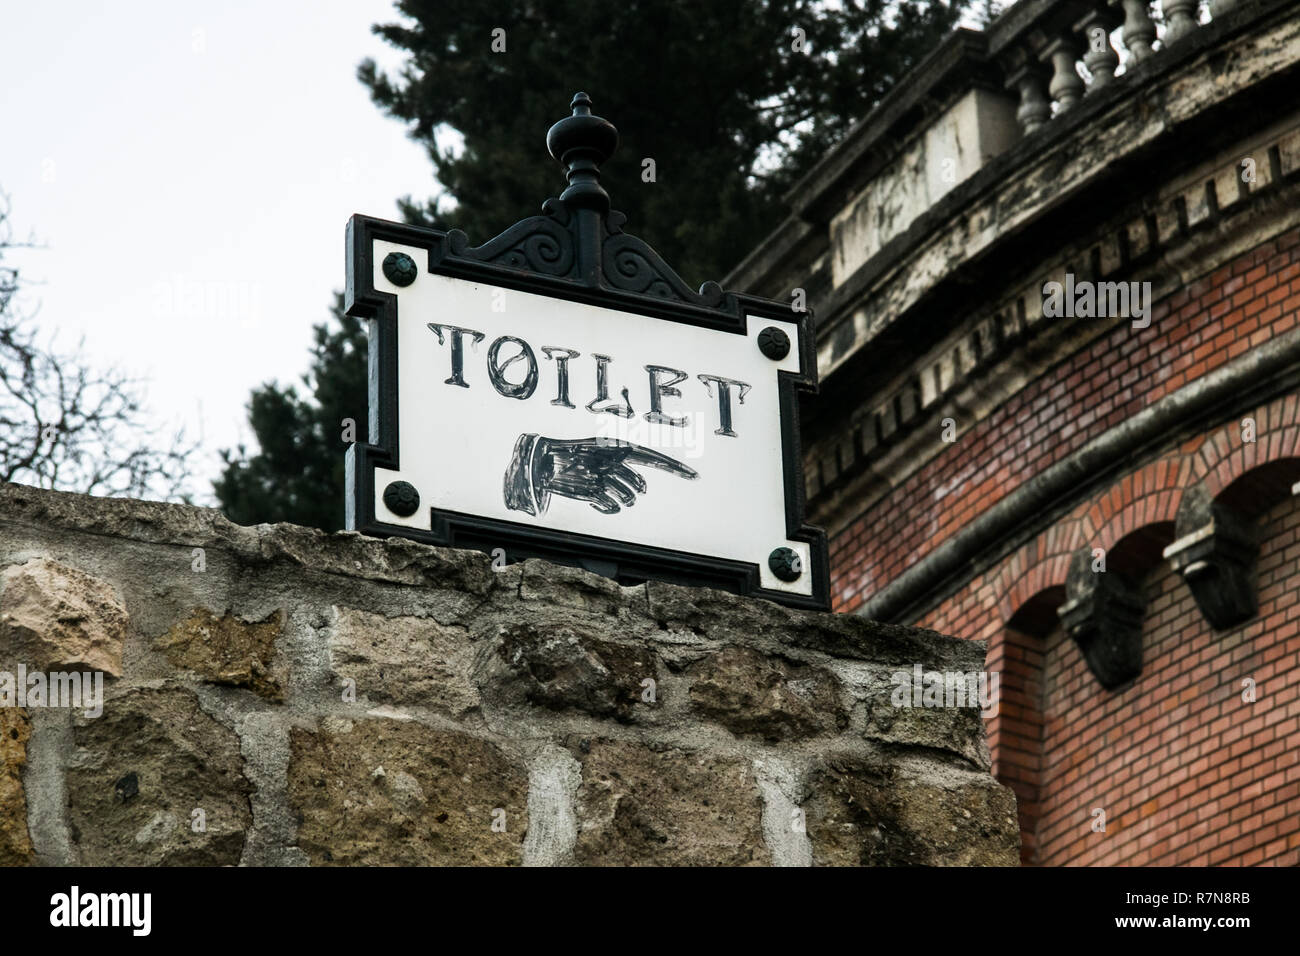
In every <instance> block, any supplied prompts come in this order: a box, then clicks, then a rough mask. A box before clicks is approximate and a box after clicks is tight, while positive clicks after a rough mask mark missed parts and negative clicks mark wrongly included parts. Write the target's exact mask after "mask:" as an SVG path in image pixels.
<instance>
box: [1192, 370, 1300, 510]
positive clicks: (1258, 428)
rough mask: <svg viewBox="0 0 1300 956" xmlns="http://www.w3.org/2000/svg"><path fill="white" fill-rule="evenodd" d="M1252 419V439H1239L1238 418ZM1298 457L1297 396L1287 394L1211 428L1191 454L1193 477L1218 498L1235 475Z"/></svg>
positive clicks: (1299, 411) (1299, 407) (1299, 422)
mask: <svg viewBox="0 0 1300 956" xmlns="http://www.w3.org/2000/svg"><path fill="white" fill-rule="evenodd" d="M1244 418H1253V419H1255V441H1253V442H1242V441H1241V421H1242V419H1244ZM1295 457H1300V397H1298V396H1295V395H1287V396H1283V397H1281V398H1277V399H1274V400H1273V401H1271V402H1269V403H1268V404H1266V405H1261V406H1259V407H1258V408H1256V409H1255V410H1254V411H1250V412H1243V413H1242V414H1241V415H1240V416H1238V417H1236V418H1235V420H1234V421H1231V422H1228V423H1227V424H1225V425H1222V426H1220V427H1219V428H1217V429H1215V430H1214V431H1212V432H1210V433H1209V434H1208V435H1207V436H1206V438H1205V441H1204V442H1203V443H1202V444H1201V447H1200V449H1199V451H1197V452H1196V453H1195V454H1194V455H1192V458H1191V461H1192V478H1193V480H1200V481H1203V482H1204V483H1205V489H1206V490H1207V491H1208V492H1209V493H1210V496H1211V497H1212V498H1217V497H1218V496H1219V495H1220V494H1221V493H1222V492H1223V490H1224V489H1225V488H1227V487H1228V486H1229V485H1231V484H1232V483H1233V482H1234V481H1235V480H1236V479H1238V478H1240V477H1241V476H1242V475H1245V474H1246V473H1247V472H1250V471H1253V470H1254V469H1256V468H1258V467H1260V466H1261V465H1266V464H1269V463H1270V462H1275V461H1280V460H1282V459H1284V458H1295Z"/></svg>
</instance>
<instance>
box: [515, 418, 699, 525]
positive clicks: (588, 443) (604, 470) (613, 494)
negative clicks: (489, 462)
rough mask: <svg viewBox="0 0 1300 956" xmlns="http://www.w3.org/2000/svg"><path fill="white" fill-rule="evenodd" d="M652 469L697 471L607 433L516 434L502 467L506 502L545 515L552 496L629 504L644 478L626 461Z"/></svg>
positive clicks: (610, 508) (606, 507)
mask: <svg viewBox="0 0 1300 956" xmlns="http://www.w3.org/2000/svg"><path fill="white" fill-rule="evenodd" d="M632 465H641V466H643V467H646V468H657V469H659V470H660V471H666V472H668V473H669V474H673V475H677V476H679V477H681V478H686V479H688V480H692V479H695V478H698V477H699V473H698V472H696V471H694V470H693V469H691V468H687V467H686V466H685V465H683V464H682V463H681V462H680V461H678V460H677V459H675V458H671V457H669V456H668V455H665V454H663V453H662V452H657V451H655V450H654V449H651V448H645V447H643V446H641V445H636V444H633V443H632V442H625V441H615V440H612V439H608V438H594V437H593V438H580V439H575V440H561V439H557V438H542V437H540V436H538V435H520V436H519V440H518V441H517V442H515V451H514V456H513V457H512V458H511V460H510V467H509V468H507V469H506V475H505V482H504V490H505V503H506V507H507V508H510V509H511V510H512V511H524V512H527V513H528V514H530V515H539V514H545V513H546V509H547V507H548V506H549V505H550V501H551V495H559V496H560V497H562V498H572V499H574V500H575V501H586V502H588V503H590V504H591V506H592V507H593V508H595V509H596V510H597V511H599V512H601V513H602V514H608V515H612V514H617V513H618V512H619V511H620V510H621V509H622V508H624V507H628V508H630V507H631V506H632V505H633V504H634V503H635V502H636V496H637V494H645V490H646V483H645V479H644V478H643V477H641V475H640V474H639V473H638V472H636V471H633V470H632V468H631V467H630V466H632Z"/></svg>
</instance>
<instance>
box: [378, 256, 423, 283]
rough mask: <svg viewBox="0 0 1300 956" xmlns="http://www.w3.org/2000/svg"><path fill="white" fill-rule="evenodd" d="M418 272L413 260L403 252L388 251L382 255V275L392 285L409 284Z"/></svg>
mask: <svg viewBox="0 0 1300 956" xmlns="http://www.w3.org/2000/svg"><path fill="white" fill-rule="evenodd" d="M419 274H420V270H419V269H417V268H416V266H415V260H414V259H412V258H411V257H410V256H408V255H407V254H406V253H405V252H390V253H389V254H388V255H386V256H384V277H385V278H387V279H388V281H389V282H391V283H392V284H393V285H410V284H411V283H412V282H414V281H415V277H416V276H418V275H419Z"/></svg>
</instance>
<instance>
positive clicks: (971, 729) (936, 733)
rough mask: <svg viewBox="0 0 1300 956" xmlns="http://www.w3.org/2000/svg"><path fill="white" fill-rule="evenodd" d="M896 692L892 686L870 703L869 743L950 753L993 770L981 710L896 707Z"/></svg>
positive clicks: (971, 708)
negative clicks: (873, 741) (894, 696)
mask: <svg viewBox="0 0 1300 956" xmlns="http://www.w3.org/2000/svg"><path fill="white" fill-rule="evenodd" d="M892 689H893V687H892V685H890V686H889V687H887V688H885V689H884V690H883V692H881V693H879V694H876V695H873V696H872V697H871V698H870V699H869V700H868V701H867V723H866V729H865V731H864V736H865V737H866V738H867V739H868V740H876V741H879V742H881V743H888V744H906V745H909V746H913V747H928V748H931V749H934V750H946V751H947V752H949V753H952V754H956V755H957V756H959V757H962V758H964V759H966V760H969V761H970V762H971V763H972V764H973V765H974V766H976V767H979V768H981V769H984V770H992V768H993V760H992V757H991V755H990V754H989V748H988V743H987V741H986V740H985V735H984V718H983V717H981V716H980V711H979V708H978V707H895V706H894V703H893V701H892V700H891V699H890V697H891V691H892Z"/></svg>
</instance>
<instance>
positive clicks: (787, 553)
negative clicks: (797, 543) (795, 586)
mask: <svg viewBox="0 0 1300 956" xmlns="http://www.w3.org/2000/svg"><path fill="white" fill-rule="evenodd" d="M767 566H768V567H769V568H771V569H772V573H773V574H775V575H776V576H777V577H778V578H780V579H781V580H782V581H798V580H799V575H801V574H803V561H801V560H800V559H799V554H798V552H796V551H795V550H794V549H793V548H777V549H776V550H775V551H773V552H772V553H771V554H769V555H768V556H767Z"/></svg>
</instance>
